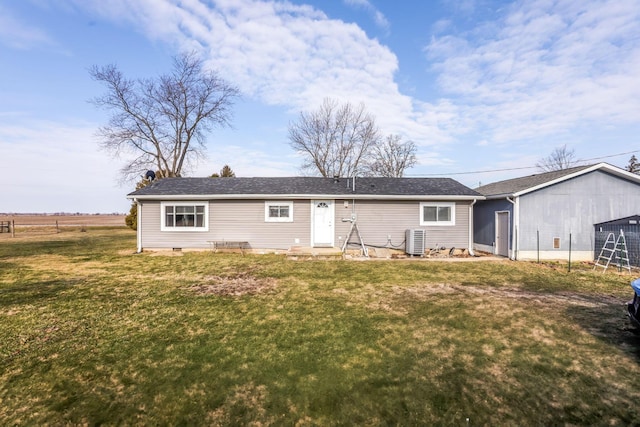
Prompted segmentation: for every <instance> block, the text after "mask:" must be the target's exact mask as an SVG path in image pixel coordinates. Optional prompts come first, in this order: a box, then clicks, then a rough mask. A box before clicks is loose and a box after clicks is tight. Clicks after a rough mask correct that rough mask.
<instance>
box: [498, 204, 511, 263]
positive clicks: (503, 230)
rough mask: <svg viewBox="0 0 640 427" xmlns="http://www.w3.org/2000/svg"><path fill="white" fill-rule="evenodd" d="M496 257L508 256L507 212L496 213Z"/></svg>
mask: <svg viewBox="0 0 640 427" xmlns="http://www.w3.org/2000/svg"><path fill="white" fill-rule="evenodd" d="M496 255H500V256H504V257H508V256H509V212H508V211H504V212H496Z"/></svg>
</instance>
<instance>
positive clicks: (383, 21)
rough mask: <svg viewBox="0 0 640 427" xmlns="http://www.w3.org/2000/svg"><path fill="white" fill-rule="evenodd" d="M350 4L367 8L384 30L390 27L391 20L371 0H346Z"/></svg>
mask: <svg viewBox="0 0 640 427" xmlns="http://www.w3.org/2000/svg"><path fill="white" fill-rule="evenodd" d="M344 2H345V3H346V4H348V5H350V6H356V7H360V8H363V9H364V10H366V11H367V12H368V13H369V14H370V15H371V17H372V18H373V20H374V22H375V23H376V25H377V26H378V27H380V28H382V29H384V30H388V29H389V26H390V25H389V21H388V20H387V17H386V16H384V14H383V13H382V12H380V11H379V10H378V9H377V8H376V7H375V6H374V5H373V4H371V2H370V1H369V0H344Z"/></svg>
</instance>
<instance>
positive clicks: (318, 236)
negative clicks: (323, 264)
mask: <svg viewBox="0 0 640 427" xmlns="http://www.w3.org/2000/svg"><path fill="white" fill-rule="evenodd" d="M311 203H312V209H311V215H312V224H311V246H329V247H331V246H333V219H334V210H333V200H312V201H311Z"/></svg>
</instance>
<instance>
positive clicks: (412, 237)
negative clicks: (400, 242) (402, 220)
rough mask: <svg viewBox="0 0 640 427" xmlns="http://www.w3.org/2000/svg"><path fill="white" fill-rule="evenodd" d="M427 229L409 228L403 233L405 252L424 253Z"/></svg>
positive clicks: (421, 254)
mask: <svg viewBox="0 0 640 427" xmlns="http://www.w3.org/2000/svg"><path fill="white" fill-rule="evenodd" d="M426 240H427V230H422V229H420V228H410V229H408V230H407V231H406V233H405V252H406V253H408V254H409V255H420V256H423V255H424V247H425V241H426Z"/></svg>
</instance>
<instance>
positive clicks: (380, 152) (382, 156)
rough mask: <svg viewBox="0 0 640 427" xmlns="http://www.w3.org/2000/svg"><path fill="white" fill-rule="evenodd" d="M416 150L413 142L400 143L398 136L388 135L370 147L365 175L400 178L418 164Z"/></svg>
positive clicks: (400, 139) (400, 138)
mask: <svg viewBox="0 0 640 427" xmlns="http://www.w3.org/2000/svg"><path fill="white" fill-rule="evenodd" d="M417 151H418V148H417V147H416V144H414V143H413V141H405V142H402V137H401V136H400V135H388V136H387V138H386V139H385V140H384V141H383V142H381V143H378V144H376V145H375V146H373V147H372V150H371V156H370V160H369V162H368V163H367V168H366V174H367V175H370V176H383V177H388V178H401V177H403V176H404V172H405V170H407V169H409V168H411V167H413V166H415V165H416V163H417V162H418V161H417V159H416V152H417Z"/></svg>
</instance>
